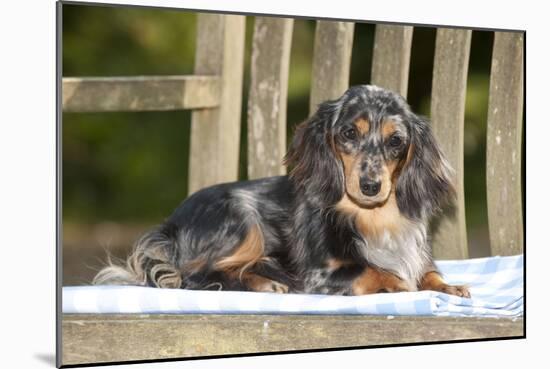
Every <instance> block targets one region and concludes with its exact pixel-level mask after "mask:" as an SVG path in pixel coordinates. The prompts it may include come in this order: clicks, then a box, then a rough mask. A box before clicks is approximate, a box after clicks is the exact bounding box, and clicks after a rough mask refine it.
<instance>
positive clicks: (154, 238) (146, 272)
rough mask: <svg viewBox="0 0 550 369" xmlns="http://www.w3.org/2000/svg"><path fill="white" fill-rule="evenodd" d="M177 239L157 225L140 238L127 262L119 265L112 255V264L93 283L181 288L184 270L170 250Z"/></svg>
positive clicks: (110, 261)
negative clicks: (176, 265) (177, 266)
mask: <svg viewBox="0 0 550 369" xmlns="http://www.w3.org/2000/svg"><path fill="white" fill-rule="evenodd" d="M173 242H174V240H172V239H170V238H169V237H168V236H166V235H165V234H163V233H162V232H159V231H158V230H156V229H155V230H152V231H150V232H148V233H146V234H145V235H144V236H143V237H141V238H140V239H139V240H138V241H137V242H136V244H135V245H134V249H133V251H132V254H131V255H130V256H129V257H128V258H127V259H126V263H125V264H122V265H116V264H115V263H113V261H112V260H111V258H110V257H108V258H107V264H108V265H107V266H106V267H105V268H103V269H101V270H100V271H99V273H97V275H96V276H95V277H94V279H93V282H92V283H93V284H96V285H97V284H101V285H113V284H114V285H136V286H152V287H161V288H180V287H181V286H182V274H181V271H179V270H178V269H177V268H176V267H175V266H174V262H173V260H171V257H170V255H171V253H170V252H169V250H170V249H172V248H173Z"/></svg>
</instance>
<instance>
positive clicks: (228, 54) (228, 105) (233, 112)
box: [189, 14, 245, 193]
mask: <svg viewBox="0 0 550 369" xmlns="http://www.w3.org/2000/svg"><path fill="white" fill-rule="evenodd" d="M244 38H245V17H244V16H236V15H218V14H199V16H198V26H197V47H196V55H195V74H198V75H219V76H221V78H222V86H221V89H222V91H221V100H220V106H219V107H217V108H212V109H198V110H194V111H193V113H192V118H191V154H190V159H189V160H190V162H189V193H192V192H195V191H197V190H199V189H201V188H203V187H205V186H208V185H212V184H215V183H220V182H227V181H234V180H236V179H237V176H238V163H239V137H240V119H241V101H242V81H243V60H244Z"/></svg>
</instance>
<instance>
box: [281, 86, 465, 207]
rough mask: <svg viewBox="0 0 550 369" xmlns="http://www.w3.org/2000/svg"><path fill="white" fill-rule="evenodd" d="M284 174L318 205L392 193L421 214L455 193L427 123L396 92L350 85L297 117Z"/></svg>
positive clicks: (374, 199)
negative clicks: (299, 120) (309, 114)
mask: <svg viewBox="0 0 550 369" xmlns="http://www.w3.org/2000/svg"><path fill="white" fill-rule="evenodd" d="M285 163H286V164H287V165H290V166H292V169H291V172H290V177H291V179H292V180H293V181H294V183H295V184H296V186H297V187H298V188H299V189H300V190H301V191H302V192H303V194H304V195H305V196H306V197H307V198H308V199H309V200H310V201H311V202H313V203H314V204H315V206H319V207H321V208H326V207H329V206H331V205H334V204H336V203H337V202H338V201H340V200H341V199H342V198H343V197H344V196H347V197H348V198H349V199H350V200H351V201H352V202H353V203H355V204H356V205H357V206H359V207H362V208H375V207H381V206H384V204H385V203H386V202H387V201H388V199H389V198H390V196H392V194H393V195H395V197H396V200H397V204H398V206H399V210H400V211H401V212H402V213H404V214H405V215H406V216H408V217H409V218H424V217H427V216H430V215H431V214H432V213H433V212H434V211H436V210H437V209H439V208H440V207H441V206H442V204H443V203H444V202H445V201H446V200H447V199H448V198H449V196H450V195H453V194H454V189H453V186H452V181H451V169H450V167H449V165H448V164H447V161H446V160H445V158H444V157H443V154H442V152H441V150H440V149H439V147H438V145H437V143H436V141H435V139H434V136H433V134H432V132H431V129H430V125H429V123H428V122H427V121H426V120H425V119H423V118H421V117H419V116H417V115H416V114H414V113H413V112H412V111H411V109H410V107H409V106H408V104H407V102H406V101H405V100H404V99H403V98H402V97H401V96H399V95H398V94H396V93H394V92H391V91H388V90H385V89H382V88H379V87H376V86H366V85H362V86H354V87H351V88H350V89H349V90H347V91H346V92H345V93H344V95H343V96H342V97H340V98H339V99H337V100H333V101H327V102H325V103H322V104H321V105H320V106H319V108H318V110H317V112H316V113H315V114H314V115H313V116H312V117H311V118H310V119H308V120H307V121H305V122H304V123H302V124H300V125H299V126H298V127H297V129H296V132H295V135H294V139H293V141H292V144H291V145H290V148H289V151H288V153H287V155H286V157H285Z"/></svg>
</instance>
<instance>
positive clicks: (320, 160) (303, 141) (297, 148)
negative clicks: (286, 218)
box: [284, 101, 344, 207]
mask: <svg viewBox="0 0 550 369" xmlns="http://www.w3.org/2000/svg"><path fill="white" fill-rule="evenodd" d="M339 110H340V104H339V102H338V101H328V102H325V103H323V104H321V105H320V106H319V109H318V110H317V112H316V113H315V114H314V115H313V116H311V117H310V118H309V119H308V120H306V121H305V122H303V123H301V124H300V125H298V127H296V131H295V133H294V138H293V140H292V143H291V144H290V147H289V149H288V152H287V154H286V156H285V159H284V163H285V165H287V166H290V167H291V169H290V178H291V180H292V181H293V182H294V184H295V185H296V187H297V188H298V190H299V191H302V193H303V194H304V195H305V196H306V197H307V198H308V199H309V200H310V201H311V202H313V204H314V205H315V206H318V207H326V206H329V205H333V204H335V203H336V202H337V201H338V200H340V199H341V198H342V195H343V193H344V192H343V191H344V182H343V170H342V166H341V164H340V160H339V159H337V157H336V153H335V150H334V142H333V137H332V126H333V123H334V121H335V120H336V119H337V118H338V114H339Z"/></svg>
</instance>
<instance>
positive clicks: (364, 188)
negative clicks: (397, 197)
mask: <svg viewBox="0 0 550 369" xmlns="http://www.w3.org/2000/svg"><path fill="white" fill-rule="evenodd" d="M380 187H381V185H380V182H373V181H369V180H364V181H363V180H361V192H363V194H365V195H367V196H374V195H376V194H377V193H378V192H380Z"/></svg>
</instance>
